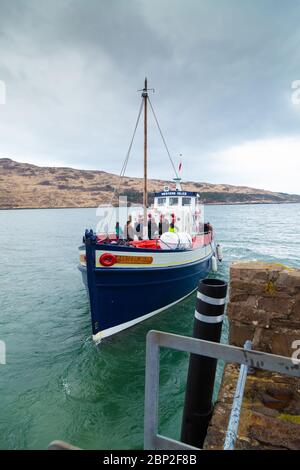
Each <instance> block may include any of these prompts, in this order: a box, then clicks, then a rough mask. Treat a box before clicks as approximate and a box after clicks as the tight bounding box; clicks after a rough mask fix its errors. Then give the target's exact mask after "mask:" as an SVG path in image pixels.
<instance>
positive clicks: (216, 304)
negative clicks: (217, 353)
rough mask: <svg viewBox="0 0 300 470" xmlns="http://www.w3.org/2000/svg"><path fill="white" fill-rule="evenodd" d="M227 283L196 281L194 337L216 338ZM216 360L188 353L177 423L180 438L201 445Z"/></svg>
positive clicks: (218, 338)
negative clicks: (186, 372) (179, 421)
mask: <svg viewBox="0 0 300 470" xmlns="http://www.w3.org/2000/svg"><path fill="white" fill-rule="evenodd" d="M226 295H227V283H226V282H224V281H221V280H219V279H204V280H202V281H200V282H199V285H198V291H197V302H196V310H195V318H194V332H193V336H194V338H198V339H204V340H207V341H214V342H216V343H219V342H220V338H221V331H222V323H223V317H224V310H225V302H226ZM216 367H217V360H216V359H213V358H210V357H204V356H200V355H198V354H191V356H190V363H189V370H188V378H187V385H186V394H185V404H184V411H183V418H182V427H181V441H182V442H185V443H187V444H190V445H193V446H195V447H200V448H201V447H203V443H204V439H205V436H206V433H207V427H208V424H209V421H210V419H211V415H212V411H213V405H212V397H213V391H214V384H215V375H216Z"/></svg>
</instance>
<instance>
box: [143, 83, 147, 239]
mask: <svg viewBox="0 0 300 470" xmlns="http://www.w3.org/2000/svg"><path fill="white" fill-rule="evenodd" d="M142 98H143V99H144V191H143V206H144V227H146V226H147V207H148V187H147V137H148V135H147V104H148V87H147V78H145V84H144V88H143V93H142ZM146 233H147V232H146Z"/></svg>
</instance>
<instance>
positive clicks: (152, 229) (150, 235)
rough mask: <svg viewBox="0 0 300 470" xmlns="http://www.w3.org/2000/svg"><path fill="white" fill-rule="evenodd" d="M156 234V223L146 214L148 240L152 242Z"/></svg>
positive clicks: (150, 215)
mask: <svg viewBox="0 0 300 470" xmlns="http://www.w3.org/2000/svg"><path fill="white" fill-rule="evenodd" d="M155 232H157V223H156V222H155V220H154V219H153V218H152V214H148V238H149V240H152V238H153V236H154V235H155Z"/></svg>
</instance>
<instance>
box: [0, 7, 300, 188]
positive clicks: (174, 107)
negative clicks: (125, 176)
mask: <svg viewBox="0 0 300 470" xmlns="http://www.w3.org/2000/svg"><path fill="white" fill-rule="evenodd" d="M0 12H1V15H0V79H2V80H5V82H6V84H7V105H6V106H5V107H2V108H0V134H1V143H2V144H1V146H0V155H2V156H4V155H5V156H10V157H12V158H16V159H19V160H22V159H23V160H25V159H28V160H31V161H39V162H40V163H43V161H45V162H47V163H49V162H51V161H52V162H54V163H55V162H58V163H60V162H61V163H62V164H66V165H74V166H81V167H88V168H99V169H103V170H106V171H114V172H118V170H119V168H120V167H121V164H122V159H123V157H124V155H125V152H126V149H127V145H128V143H129V139H130V135H131V132H132V129H133V125H134V121H135V118H136V113H137V109H138V104H139V99H140V98H139V95H138V93H137V89H138V88H141V87H142V83H143V78H144V76H145V74H147V75H148V78H149V84H150V86H154V87H155V88H156V93H155V94H154V95H153V97H151V98H152V101H153V103H154V105H155V107H156V109H157V112H158V116H159V119H160V122H161V125H162V127H163V129H164V132H165V136H166V138H167V141H168V143H169V147H170V149H171V151H172V152H173V154H174V155H178V154H179V153H183V154H184V156H185V158H186V159H187V160H189V164H188V165H187V167H188V168H190V170H189V172H190V173H189V174H187V175H186V177H187V178H190V179H191V178H193V179H195V178H197V179H202V178H201V177H200V176H199V178H198V177H197V176H196V175H197V174H200V175H201V174H202V166H203V163H204V162H205V176H206V177H207V178H208V179H210V178H211V179H212V177H213V178H214V179H216V178H219V180H220V181H221V180H222V175H221V174H220V175H216V174H214V175H212V174H211V176H210V171H211V173H212V171H215V170H213V169H215V168H216V166H215V165H213V162H212V161H211V156H212V155H215V154H216V153H217V152H218V151H219V150H222V149H223V148H224V147H230V146H232V145H237V144H239V143H241V142H243V141H245V140H251V139H260V138H265V137H274V136H276V137H279V136H283V137H284V136H286V135H297V133H298V129H299V117H298V116H297V115H296V114H295V112H294V111H293V110H292V109H291V107H290V106H289V93H290V85H291V82H292V80H295V79H297V78H299V65H298V64H299V54H300V52H299V47H298V45H299V40H300V32H299V28H298V19H299V13H300V4H297V3H295V2H293V3H292V2H291V3H289V4H287V3H285V2H281V1H276V0H273V1H268V0H263V1H258V0H256V1H253V2H250V1H249V2H240V1H237V0H231V1H230V0H226V1H225V0H219V1H217V0H214V1H211V0H210V1H209V0H207V1H204V0H203V1H194V0H188V1H185V2H183V1H180V0H172V1H171V0H169V1H166V0H160V1H158V0H152V1H146V0H110V1H109V0H106V1H103V0H98V1H95V0H89V1H88V2H87V1H83V0H59V1H58V0H54V1H50V0H48V1H46V0H43V1H41V0H39V1H37V0H31V1H28V0H14V1H9V0H0ZM16 136H17V137H16ZM150 137H151V139H152V140H150V144H151V146H150V163H151V162H152V168H150V172H151V175H152V176H162V175H163V176H165V177H167V176H168V175H169V165H168V160H167V158H165V156H164V151H163V148H162V147H161V146H160V144H159V141H158V134H157V131H156V130H154V126H153V125H152V127H151V129H150ZM140 144H141V137H139V138H138V140H137V143H136V145H135V147H134V151H133V160H132V163H131V164H130V166H129V168H128V171H130V172H131V173H132V174H133V173H134V174H136V173H137V171H138V170H139V168H140V166H139V163H138V162H139V156H140V154H141V151H140V150H141V147H140ZM192 168H196V171H192V170H191V169H192ZM229 182H230V181H229Z"/></svg>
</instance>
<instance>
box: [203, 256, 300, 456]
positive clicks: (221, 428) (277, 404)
mask: <svg viewBox="0 0 300 470" xmlns="http://www.w3.org/2000/svg"><path fill="white" fill-rule="evenodd" d="M227 313H228V318H229V323H230V327H229V344H232V345H235V346H243V345H244V343H245V341H246V340H247V339H250V340H252V341H253V349H256V350H259V351H265V352H270V353H273V354H279V355H283V356H288V357H290V356H291V355H292V353H293V352H294V351H295V349H293V348H292V344H293V342H294V341H295V340H300V270H297V269H290V268H287V267H285V266H283V265H279V264H267V263H259V262H238V263H234V264H233V265H232V266H231V269H230V297H229V304H228V306H227ZM238 372H239V367H238V366H236V365H232V364H228V365H226V367H225V370H224V374H223V380H222V384H221V388H220V392H219V396H218V401H217V403H216V406H215V410H214V414H213V418H212V422H211V425H210V427H209V430H208V435H207V438H206V442H205V448H207V449H216V448H217V449H221V448H222V447H223V442H224V436H225V432H226V429H227V425H228V419H229V414H230V410H231V404H232V398H233V394H234V391H235V387H236V381H237V376H238ZM236 448H237V449H300V379H295V378H293V377H287V376H281V375H279V374H275V373H269V372H265V371H259V370H254V371H252V373H251V374H249V375H248V378H247V383H246V389H245V396H244V402H243V407H242V413H241V420H240V427H239V435H238V440H237V443H236Z"/></svg>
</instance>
